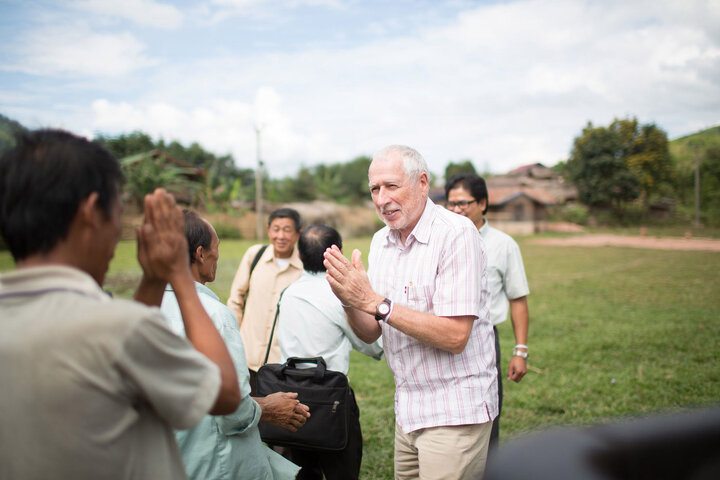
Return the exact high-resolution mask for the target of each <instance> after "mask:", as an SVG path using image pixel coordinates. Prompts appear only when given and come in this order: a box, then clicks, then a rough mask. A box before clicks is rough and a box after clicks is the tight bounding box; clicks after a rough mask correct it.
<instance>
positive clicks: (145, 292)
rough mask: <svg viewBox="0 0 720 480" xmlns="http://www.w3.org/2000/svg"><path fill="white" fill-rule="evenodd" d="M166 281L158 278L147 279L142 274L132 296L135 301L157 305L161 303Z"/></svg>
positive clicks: (152, 305) (151, 305)
mask: <svg viewBox="0 0 720 480" xmlns="http://www.w3.org/2000/svg"><path fill="white" fill-rule="evenodd" d="M165 285H166V282H165V281H164V280H160V279H154V280H151V279H149V278H148V277H147V276H146V275H144V274H143V277H142V279H141V280H140V285H138V288H137V290H136V291H135V296H134V297H133V298H134V299H135V301H136V302H140V303H144V304H145V305H147V306H150V307H159V306H160V304H161V303H162V299H163V294H164V291H165Z"/></svg>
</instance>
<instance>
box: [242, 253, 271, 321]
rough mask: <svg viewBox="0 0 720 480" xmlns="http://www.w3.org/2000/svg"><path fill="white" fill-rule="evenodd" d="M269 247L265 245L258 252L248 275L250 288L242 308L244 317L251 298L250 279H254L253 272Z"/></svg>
mask: <svg viewBox="0 0 720 480" xmlns="http://www.w3.org/2000/svg"><path fill="white" fill-rule="evenodd" d="M267 247H268V246H267V245H263V246H262V247H260V250H258V252H257V253H256V254H255V258H253V261H252V263H251V264H250V273H249V274H248V288H247V291H246V292H245V303H244V304H243V308H242V310H243V316H245V306H246V305H247V299H248V297H249V296H250V279H251V278H252V272H253V270H255V266H256V265H257V264H258V262H259V261H260V257H262V254H263V253H265V250H267Z"/></svg>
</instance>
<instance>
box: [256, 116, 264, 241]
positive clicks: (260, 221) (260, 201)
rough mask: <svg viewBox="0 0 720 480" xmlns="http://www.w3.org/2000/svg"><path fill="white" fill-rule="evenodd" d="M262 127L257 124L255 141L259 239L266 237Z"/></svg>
mask: <svg viewBox="0 0 720 480" xmlns="http://www.w3.org/2000/svg"><path fill="white" fill-rule="evenodd" d="M261 131H262V128H261V127H259V126H257V125H255V141H256V144H257V145H256V146H257V169H256V170H255V213H256V214H257V228H256V230H255V237H256V238H257V239H258V240H262V239H263V237H264V231H265V229H264V228H263V215H262V212H263V199H262V169H263V162H262V159H261V157H260V132H261Z"/></svg>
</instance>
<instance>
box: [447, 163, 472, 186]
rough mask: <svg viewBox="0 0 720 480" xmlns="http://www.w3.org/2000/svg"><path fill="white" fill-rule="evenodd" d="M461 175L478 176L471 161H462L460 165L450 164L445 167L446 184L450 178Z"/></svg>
mask: <svg viewBox="0 0 720 480" xmlns="http://www.w3.org/2000/svg"><path fill="white" fill-rule="evenodd" d="M459 173H472V174H474V175H477V172H476V171H475V166H474V165H473V163H472V161H470V160H462V161H460V162H458V163H454V162H450V163H448V164H447V166H446V167H445V182H447V181H448V180H450V177H452V176H453V175H457V174H459Z"/></svg>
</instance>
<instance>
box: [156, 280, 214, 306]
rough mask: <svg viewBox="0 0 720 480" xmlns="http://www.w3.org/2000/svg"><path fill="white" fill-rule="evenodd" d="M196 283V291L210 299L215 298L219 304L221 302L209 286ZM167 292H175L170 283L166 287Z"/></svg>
mask: <svg viewBox="0 0 720 480" xmlns="http://www.w3.org/2000/svg"><path fill="white" fill-rule="evenodd" d="M194 283H195V290H197V292H198V294H204V295H207V296H208V297H211V298H214V299H215V300H217V301H218V302H219V301H220V297H218V296H217V294H216V293H215V292H213V291H212V290H210V288H209V287H208V286H207V285H203V284H202V283H200V282H194ZM165 291H166V292H172V291H173V288H172V286H171V285H170V284H169V283H168V284H167V285H165Z"/></svg>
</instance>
